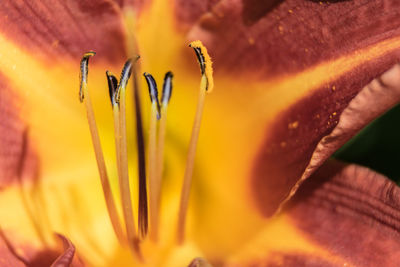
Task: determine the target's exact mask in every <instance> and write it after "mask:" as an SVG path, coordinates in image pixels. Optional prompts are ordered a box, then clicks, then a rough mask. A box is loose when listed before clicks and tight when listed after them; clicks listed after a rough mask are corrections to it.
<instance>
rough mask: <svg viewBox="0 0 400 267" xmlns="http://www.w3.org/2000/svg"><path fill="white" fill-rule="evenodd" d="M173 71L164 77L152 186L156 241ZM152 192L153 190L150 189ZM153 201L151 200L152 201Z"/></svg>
mask: <svg viewBox="0 0 400 267" xmlns="http://www.w3.org/2000/svg"><path fill="white" fill-rule="evenodd" d="M172 77H173V74H172V72H170V71H169V72H167V73H166V74H165V77H164V84H163V93H162V96H161V119H160V124H159V127H158V140H157V149H156V171H155V173H156V175H155V178H154V185H153V186H151V185H150V188H153V192H154V196H153V197H154V201H153V203H154V207H151V209H150V210H151V211H152V213H153V216H154V218H153V222H154V223H153V227H152V229H153V230H152V232H151V234H152V236H151V237H152V239H153V240H154V241H156V240H158V230H159V229H158V228H159V217H160V215H159V213H160V200H161V183H162V173H163V164H164V143H165V133H166V125H167V110H168V103H169V100H170V99H171V95H172ZM150 192H151V191H150ZM150 203H151V201H150Z"/></svg>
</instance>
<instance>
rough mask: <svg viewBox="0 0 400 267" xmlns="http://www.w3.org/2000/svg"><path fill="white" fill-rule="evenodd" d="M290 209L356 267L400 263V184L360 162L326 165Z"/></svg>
mask: <svg viewBox="0 0 400 267" xmlns="http://www.w3.org/2000/svg"><path fill="white" fill-rule="evenodd" d="M294 203H296V204H295V205H294V206H293V208H292V209H290V210H289V211H288V212H289V214H290V216H292V218H293V222H294V223H295V225H296V226H297V227H298V228H299V229H301V230H302V231H303V232H304V233H305V234H306V235H307V236H308V237H309V238H311V239H312V240H313V241H314V242H317V243H318V244H319V245H320V246H322V247H324V248H325V249H326V250H328V251H330V252H331V253H332V254H336V255H340V256H341V257H342V258H344V259H345V260H347V261H348V262H349V263H350V265H354V266H365V267H367V266H388V267H390V266H399V264H400V235H399V229H400V188H399V187H398V186H397V185H396V184H395V183H393V182H392V181H390V180H388V179H387V178H386V177H384V176H383V175H380V174H377V173H375V172H373V171H371V170H369V169H367V168H364V167H360V166H357V165H345V164H340V163H332V164H326V165H324V166H323V167H322V168H321V169H320V170H319V171H317V172H316V173H315V174H314V175H313V179H310V180H309V181H307V182H306V183H305V184H304V186H303V187H301V189H300V190H299V192H298V194H297V195H296V197H295V198H294Z"/></svg>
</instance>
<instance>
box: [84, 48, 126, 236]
mask: <svg viewBox="0 0 400 267" xmlns="http://www.w3.org/2000/svg"><path fill="white" fill-rule="evenodd" d="M94 55H95V52H88V53H85V54H84V55H83V58H82V60H81V65H80V69H81V71H80V76H81V77H80V91H79V98H80V101H81V102H83V101H84V102H85V106H86V114H87V119H88V123H89V129H90V134H91V136H92V143H93V148H94V152H95V155H96V162H97V167H98V170H99V174H100V181H101V185H102V189H103V194H104V199H105V201H106V207H107V211H108V216H109V217H110V221H111V225H112V227H113V229H114V232H115V235H116V236H117V238H118V240H119V242H120V243H121V244H124V242H125V238H124V234H123V231H122V227H121V224H120V221H119V218H118V213H117V209H116V206H115V202H114V198H113V194H112V190H111V186H110V182H109V179H108V174H107V169H106V164H105V161H104V156H103V150H102V148H101V142H100V138H99V133H98V130H97V125H96V120H95V117H94V111H93V107H92V102H91V99H90V94H89V90H88V86H87V77H88V64H89V58H90V57H92V56H94Z"/></svg>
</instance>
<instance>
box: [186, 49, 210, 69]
mask: <svg viewBox="0 0 400 267" xmlns="http://www.w3.org/2000/svg"><path fill="white" fill-rule="evenodd" d="M189 46H190V47H192V46H191V45H189ZM193 49H194V52H196V56H197V60H198V61H199V64H200V70H201V74H204V73H205V71H206V61H205V59H204V55H203V52H201V49H200V48H199V47H193Z"/></svg>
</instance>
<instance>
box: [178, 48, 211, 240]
mask: <svg viewBox="0 0 400 267" xmlns="http://www.w3.org/2000/svg"><path fill="white" fill-rule="evenodd" d="M189 46H190V47H192V48H194V51H195V52H196V55H197V58H198V61H199V64H200V69H201V74H202V76H201V82H200V91H199V99H198V103H197V110H196V115H195V119H194V123H193V128H192V135H191V137H190V143H189V149H188V154H187V159H186V169H185V175H184V178H183V186H182V192H181V200H180V206H179V215H178V229H177V234H178V236H177V237H178V243H180V244H181V243H183V241H184V234H185V222H186V214H187V209H188V204H189V193H190V187H191V184H192V175H193V168H194V160H195V154H196V147H197V141H198V138H199V132H200V124H201V117H202V114H203V109H204V100H205V94H206V91H209V92H210V91H211V90H212V89H213V87H214V82H213V77H212V72H213V71H212V62H211V58H210V56H209V55H208V53H207V49H206V48H205V47H204V46H203V44H202V43H201V41H194V42H192V43H190V45H189Z"/></svg>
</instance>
